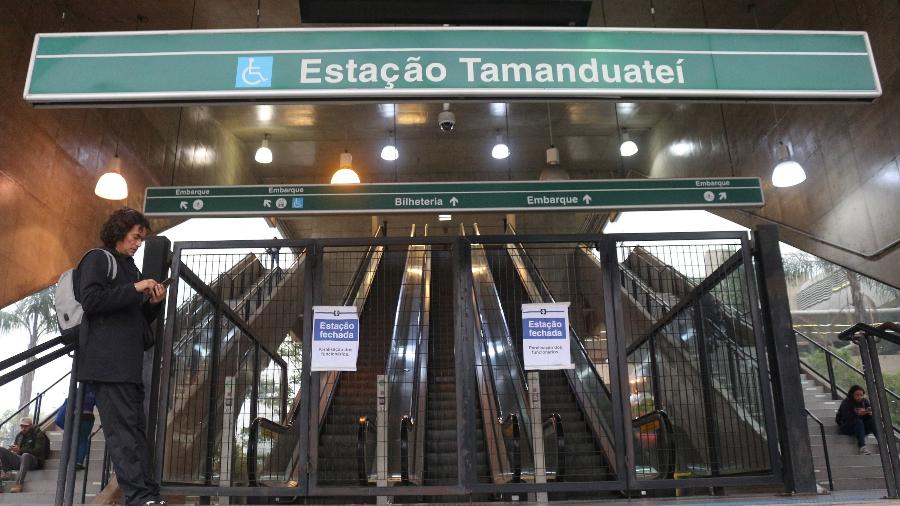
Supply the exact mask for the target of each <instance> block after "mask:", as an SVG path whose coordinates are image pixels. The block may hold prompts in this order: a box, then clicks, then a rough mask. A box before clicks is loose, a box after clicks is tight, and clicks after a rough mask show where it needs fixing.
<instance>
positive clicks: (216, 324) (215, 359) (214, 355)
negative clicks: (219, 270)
mask: <svg viewBox="0 0 900 506" xmlns="http://www.w3.org/2000/svg"><path fill="white" fill-rule="evenodd" d="M212 330H213V332H212V343H210V344H211V345H212V346H211V348H212V349H211V352H210V354H209V359H208V360H207V363H208V364H209V376H208V377H207V381H208V382H209V388H208V391H207V395H209V398H208V401H209V402H208V404H207V407H206V462H205V474H206V476H205V477H204V478H203V481H204V482H205V483H206V484H207V485H211V484H212V474H213V454H214V453H215V451H216V416H215V412H216V407H217V406H218V402H217V396H216V393H217V391H218V386H219V379H218V378H219V348H220V346H219V344H220V343H219V341H221V338H222V306H221V304H219V302H216V312H215V315H214V316H213V329H212ZM201 499H202V498H201Z"/></svg>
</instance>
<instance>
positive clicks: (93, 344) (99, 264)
mask: <svg viewBox="0 0 900 506" xmlns="http://www.w3.org/2000/svg"><path fill="white" fill-rule="evenodd" d="M108 251H110V253H112V254H113V257H115V259H116V262H117V263H118V272H117V274H116V278H115V279H114V280H112V282H110V281H109V278H108V276H107V266H108V261H107V258H106V255H104V254H103V253H102V252H100V251H92V252H91V253H89V254H88V255H87V257H85V259H84V261H82V263H81V266H80V267H79V268H78V278H77V279H76V280H75V281H76V286H77V287H78V292H77V294H78V296H79V302H81V307H82V308H84V320H83V321H82V325H85V323H86V324H87V328H86V334H83V337H82V339H80V341H81V346H80V349H79V353H78V374H77V376H78V379H79V380H80V381H105V382H110V383H137V384H140V383H141V368H142V366H143V356H144V335H145V334H149V333H150V325H149V323H150V322H151V321H153V320H154V319H156V316H157V314H158V313H159V308H160V305H159V304H150V303H145V302H144V295H143V294H142V293H139V292H138V291H137V290H135V289H134V283H136V282H137V281H140V280H141V272H140V271H139V270H138V268H137V266H136V265H135V264H134V259H133V258H131V257H129V256H125V255H120V254H119V253H117V252H116V251H115V250H108Z"/></svg>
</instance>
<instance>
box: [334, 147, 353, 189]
mask: <svg viewBox="0 0 900 506" xmlns="http://www.w3.org/2000/svg"><path fill="white" fill-rule="evenodd" d="M352 166H353V155H351V154H350V152H349V151H344V152H343V153H341V164H340V168H339V169H338V170H337V171H336V172H335V173H334V175H333V176H331V184H358V183H359V175H358V174H357V173H356V171H354V170H353V167H352Z"/></svg>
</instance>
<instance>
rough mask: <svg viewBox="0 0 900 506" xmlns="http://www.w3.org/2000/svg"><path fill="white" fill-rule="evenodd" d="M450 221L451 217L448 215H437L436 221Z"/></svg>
mask: <svg viewBox="0 0 900 506" xmlns="http://www.w3.org/2000/svg"><path fill="white" fill-rule="evenodd" d="M452 219H453V216H451V215H449V214H439V215H438V221H450V220H452Z"/></svg>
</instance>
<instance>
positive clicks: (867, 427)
mask: <svg viewBox="0 0 900 506" xmlns="http://www.w3.org/2000/svg"><path fill="white" fill-rule="evenodd" d="M839 430H840V432H841V434H845V435H847V436H856V444H857V446H859V447H860V448H862V447H863V446H865V445H866V434H874V433H875V420H873V419H872V417H871V416H862V417H860V416H857V417H856V418H854V419H853V420H852V421H850V422H847V423H845V424H842V425H841V426H840V427H839Z"/></svg>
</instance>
